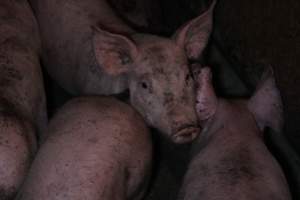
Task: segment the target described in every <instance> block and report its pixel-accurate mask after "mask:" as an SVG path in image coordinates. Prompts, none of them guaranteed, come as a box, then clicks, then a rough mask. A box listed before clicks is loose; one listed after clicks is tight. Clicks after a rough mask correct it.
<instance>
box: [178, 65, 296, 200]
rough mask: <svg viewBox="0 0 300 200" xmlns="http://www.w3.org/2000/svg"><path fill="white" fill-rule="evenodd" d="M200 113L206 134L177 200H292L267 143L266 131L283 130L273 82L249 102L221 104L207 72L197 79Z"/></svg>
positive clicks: (268, 81)
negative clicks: (266, 128) (264, 131)
mask: <svg viewBox="0 0 300 200" xmlns="http://www.w3.org/2000/svg"><path fill="white" fill-rule="evenodd" d="M198 81H199V89H198V95H197V112H198V116H199V119H200V121H201V123H202V125H203V128H204V129H203V131H202V133H201V135H200V137H199V138H198V140H197V141H196V142H195V144H193V153H192V154H193V157H192V161H191V163H190V164H189V167H188V171H187V173H186V175H185V178H184V183H183V186H182V189H181V193H180V196H179V199H184V200H196V199H207V200H210V199H212V200H213V199H214V200H215V199H218V200H232V199H244V200H254V199H255V200H258V199H261V200H265V199H280V200H288V199H291V196H290V192H289V188H288V184H287V181H286V179H285V176H284V174H283V172H282V170H281V167H280V166H279V164H278V163H277V161H276V160H275V158H274V157H273V156H272V155H271V153H270V152H269V151H268V149H267V147H266V145H265V144H264V141H263V132H262V130H263V128H264V127H266V126H269V127H271V128H273V129H275V130H276V131H278V129H280V127H281V126H282V121H281V120H282V118H281V117H282V116H281V114H282V113H281V112H282V110H281V102H280V97H279V93H278V91H277V89H276V88H275V83H274V80H273V79H272V78H271V77H268V78H266V80H265V81H264V83H263V84H262V85H261V86H260V88H259V89H258V90H257V91H256V93H255V95H254V96H253V97H252V98H251V99H250V100H249V101H248V102H247V101H244V100H225V99H218V98H217V97H216V96H215V94H214V91H213V87H212V85H211V74H210V71H209V69H208V68H204V69H202V70H201V72H200V75H199V76H198Z"/></svg>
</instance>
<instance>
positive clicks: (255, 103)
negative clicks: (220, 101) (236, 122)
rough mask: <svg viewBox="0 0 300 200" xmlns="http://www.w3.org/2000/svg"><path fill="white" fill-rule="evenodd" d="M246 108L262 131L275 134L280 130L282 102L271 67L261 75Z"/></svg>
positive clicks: (281, 125) (281, 124)
mask: <svg viewBox="0 0 300 200" xmlns="http://www.w3.org/2000/svg"><path fill="white" fill-rule="evenodd" d="M248 108H249V110H250V111H251V112H252V113H253V115H254V117H255V119H256V121H257V123H258V125H259V128H260V129H261V130H262V131H263V130H264V128H266V127H269V128H271V129H273V130H275V131H277V132H280V131H281V130H282V127H283V108H282V101H281V96H280V92H279V90H278V89H277V87H276V82H275V79H274V72H273V69H272V67H271V66H269V67H267V69H266V70H265V72H264V73H263V75H262V78H261V81H260V82H259V84H258V86H257V89H256V91H255V93H254V95H253V96H252V97H251V98H250V100H249V101H248Z"/></svg>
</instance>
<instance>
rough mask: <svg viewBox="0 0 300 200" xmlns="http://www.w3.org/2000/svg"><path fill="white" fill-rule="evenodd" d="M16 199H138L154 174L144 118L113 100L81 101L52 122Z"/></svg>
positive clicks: (74, 103)
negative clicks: (152, 173) (152, 172)
mask: <svg viewBox="0 0 300 200" xmlns="http://www.w3.org/2000/svg"><path fill="white" fill-rule="evenodd" d="M48 135H49V137H48V138H47V139H46V140H45V142H44V143H43V145H42V146H41V149H40V151H39V152H38V154H37V156H36V159H35V161H34V163H33V165H32V168H31V171H30V173H29V175H28V177H27V179H26V181H25V183H24V186H23V188H22V190H21V192H20V194H19V196H18V198H17V199H22V200H29V199H30V200H33V199H45V200H47V199H52V200H54V199H65V200H67V199H70V200H71V199H72V200H77V199H78V200H79V199H89V200H93V199H94V200H97V199H103V200H105V199H107V200H110V199H139V198H140V196H142V195H143V192H144V191H145V189H146V186H147V181H148V178H149V173H150V171H151V158H152V150H151V148H152V147H151V146H152V145H151V138H150V135H149V132H148V129H147V127H146V125H145V124H144V122H143V120H142V119H141V118H140V116H139V115H138V114H137V113H136V112H135V111H133V109H131V108H130V107H129V106H127V105H126V104H124V103H121V102H118V101H117V100H114V99H113V98H104V97H103V98H101V97H82V98H77V99H75V100H72V101H71V102H69V103H67V104H66V105H65V106H64V107H63V108H62V109H61V110H60V111H59V112H58V114H57V115H55V117H54V119H53V120H52V121H51V122H50V125H49V130H48Z"/></svg>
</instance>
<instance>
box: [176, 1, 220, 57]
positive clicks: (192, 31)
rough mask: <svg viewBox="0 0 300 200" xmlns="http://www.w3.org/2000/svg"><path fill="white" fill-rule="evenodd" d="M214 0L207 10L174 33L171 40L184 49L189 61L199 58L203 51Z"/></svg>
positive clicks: (209, 29) (211, 23) (211, 18)
mask: <svg viewBox="0 0 300 200" xmlns="http://www.w3.org/2000/svg"><path fill="white" fill-rule="evenodd" d="M215 5H216V0H213V1H212V3H211V5H210V7H209V8H208V10H206V11H205V12H204V13H203V14H202V15H200V16H198V17H197V18H195V19H193V20H191V21H190V22H188V23H187V24H185V25H183V26H182V27H181V28H179V30H177V31H176V33H175V34H174V36H173V38H174V39H175V41H176V43H177V44H178V45H179V46H181V47H183V48H184V49H185V52H186V54H187V57H188V58H189V59H191V60H197V59H199V58H200V56H201V54H202V52H203V50H204V49H205V47H206V45H207V43H208V40H209V37H210V34H211V32H212V26H213V10H214V7H215Z"/></svg>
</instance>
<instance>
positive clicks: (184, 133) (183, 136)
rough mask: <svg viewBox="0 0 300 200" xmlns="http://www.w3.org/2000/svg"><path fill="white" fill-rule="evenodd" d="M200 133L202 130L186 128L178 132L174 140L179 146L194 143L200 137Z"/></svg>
mask: <svg viewBox="0 0 300 200" xmlns="http://www.w3.org/2000/svg"><path fill="white" fill-rule="evenodd" d="M199 133H200V129H199V128H197V127H189V128H185V129H183V130H180V131H178V132H177V133H176V134H175V135H174V137H173V140H174V142H175V143H177V144H183V143H188V142H192V141H193V140H195V139H196V138H197V137H198V135H199Z"/></svg>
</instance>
